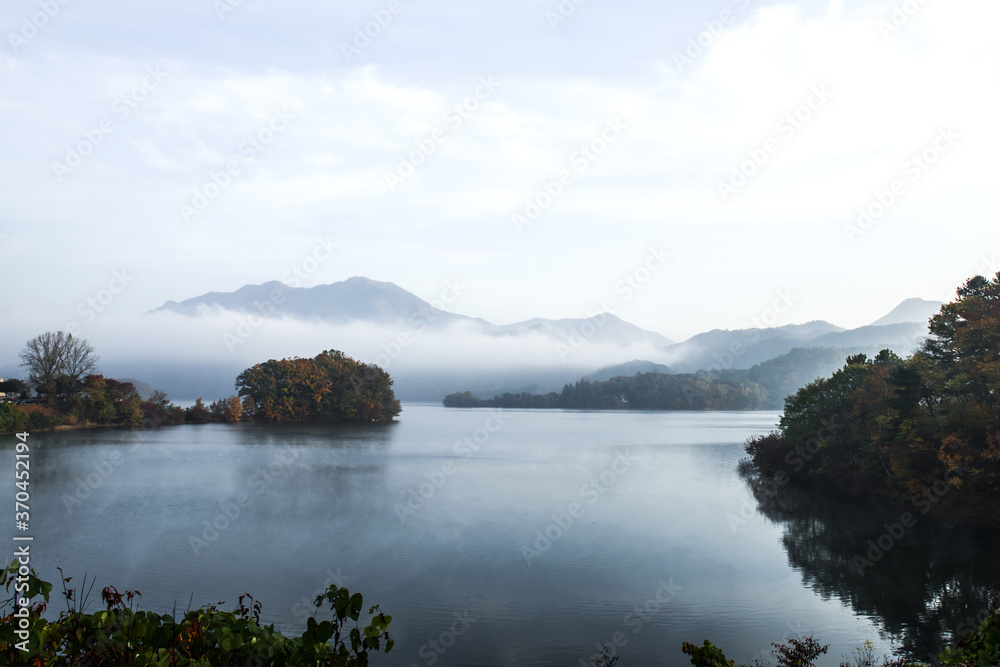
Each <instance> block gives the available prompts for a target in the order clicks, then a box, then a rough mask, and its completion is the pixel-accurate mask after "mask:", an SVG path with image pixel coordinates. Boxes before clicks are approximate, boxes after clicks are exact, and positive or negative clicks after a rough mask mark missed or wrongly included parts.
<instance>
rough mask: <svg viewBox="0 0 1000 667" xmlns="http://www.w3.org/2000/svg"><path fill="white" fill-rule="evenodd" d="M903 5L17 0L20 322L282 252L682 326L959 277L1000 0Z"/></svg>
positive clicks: (467, 290) (524, 315)
mask: <svg viewBox="0 0 1000 667" xmlns="http://www.w3.org/2000/svg"><path fill="white" fill-rule="evenodd" d="M896 2H897V3H898V5H899V8H896V9H895V10H894V4H893V2H858V1H851V0H846V1H844V2H837V1H836V0H834V1H833V2H819V1H816V2H813V1H809V0H803V1H800V2H755V1H753V0H737V1H736V2H733V1H731V0H709V1H708V2H697V3H695V2H686V3H678V2H663V1H656V2H653V1H648V2H647V1H640V0H631V1H624V2H623V1H621V0H616V1H615V2H611V1H610V0H575V1H574V0H564V1H563V2H562V3H561V4H560V2H559V1H558V0H504V1H503V2H489V3H488V2H479V1H470V0H466V1H464V2H458V1H447V2H445V1H434V0H422V1H420V0H399V2H388V1H381V0H380V1H375V2H361V1H348V2H319V1H316V0H292V1H287V2H282V3H278V2H267V1H266V0H242V1H240V0H148V1H145V2H141V3H140V2H129V3H122V2H120V1H116V2H111V1H107V0H105V1H102V0H92V1H88V2H85V1H84V0H35V1H30V0H7V2H5V3H4V5H3V8H2V9H0V28H2V32H3V44H2V45H0V127H2V128H3V130H2V133H0V193H2V197H0V264H2V266H3V267H4V275H5V278H6V280H5V281H4V282H5V286H4V288H3V290H2V294H3V296H2V297H0V298H2V309H3V316H4V321H5V323H6V324H5V325H4V326H5V327H6V328H8V330H7V332H5V333H7V334H8V335H10V337H11V338H12V339H14V340H26V339H27V338H28V337H30V336H32V335H35V334H37V333H40V332H41V331H44V330H54V329H58V328H61V327H62V326H63V324H64V323H65V322H67V321H69V320H71V319H73V318H74V317H79V310H78V309H79V307H80V304H82V303H85V302H86V300H87V299H88V298H95V297H96V296H97V295H100V294H102V290H110V291H113V292H119V293H117V294H116V295H115V297H114V299H113V300H112V301H111V302H110V303H108V304H106V305H105V306H102V308H103V309H104V310H105V311H107V312H110V313H114V315H115V317H116V318H126V317H127V316H128V315H130V314H134V315H136V316H138V315H139V314H141V313H143V312H145V311H147V310H150V309H152V308H155V307H157V306H159V305H161V304H162V303H163V302H164V301H166V300H168V299H175V300H182V299H185V298H189V297H192V296H196V295H199V294H202V293H205V292H208V291H229V290H233V289H236V288H238V287H240V286H241V285H244V284H247V283H261V282H265V281H268V280H272V279H281V278H282V277H287V276H295V275H296V271H297V272H298V274H299V276H298V277H297V278H296V280H297V282H299V283H300V284H302V285H306V286H308V285H316V284H322V283H330V282H336V281H339V280H343V279H346V278H348V277H350V276H355V275H362V276H367V277H369V278H372V279H375V280H383V281H390V282H393V283H396V284H398V285H400V286H401V287H403V288H405V289H407V290H409V291H412V292H414V293H415V294H417V295H418V296H420V297H422V298H425V299H427V300H432V299H434V298H437V297H438V296H439V295H440V294H441V293H442V292H443V291H445V290H446V289H448V288H447V287H446V285H447V284H448V283H447V281H452V283H451V284H452V285H454V284H458V285H460V286H461V289H460V290H459V292H460V296H458V298H456V299H455V300H454V301H453V303H452V305H451V306H450V309H451V310H453V311H455V312H459V313H463V314H467V315H472V316H478V317H483V318H486V319H488V320H491V321H493V322H496V323H501V324H503V323H510V322H514V321H518V320H524V319H528V318H531V317H535V316H544V317H554V318H555V317H583V316H587V315H590V314H593V313H595V312H597V311H599V310H602V309H603V308H604V307H605V305H606V304H608V303H612V304H613V306H614V308H615V312H616V314H618V315H619V316H621V317H623V318H624V319H626V320H628V321H631V322H634V323H635V324H638V325H640V326H643V327H645V328H648V329H651V330H654V331H657V332H660V333H662V334H664V335H666V336H668V337H670V338H672V339H674V340H683V339H685V338H687V337H689V336H691V335H693V334H695V333H698V332H701V331H705V330H709V329H713V328H728V329H735V328H742V327H746V326H749V325H750V324H751V323H752V322H753V321H754V320H755V319H757V318H760V317H761V316H762V315H764V314H765V313H767V311H768V309H769V308H771V307H772V305H773V304H774V303H775V301H776V300H778V299H785V300H786V301H789V302H791V303H792V305H791V307H789V308H783V309H782V310H784V311H785V312H783V313H782V314H781V316H780V318H779V319H778V320H776V321H774V323H775V324H787V323H796V322H805V321H809V320H813V319H825V320H828V321H832V322H834V323H835V324H838V325H840V326H844V327H855V326H859V325H863V324H867V323H869V322H871V321H873V320H875V319H877V318H878V317H880V316H882V315H884V314H885V313H886V312H887V311H888V310H890V309H891V308H892V307H894V306H895V305H896V304H897V303H898V302H899V301H901V300H902V299H904V298H907V297H924V298H928V299H938V300H943V301H944V300H949V299H950V298H951V297H952V296H953V294H954V290H955V288H956V287H957V286H958V285H959V284H960V283H961V282H962V281H963V280H964V279H965V278H967V277H969V276H971V275H974V274H977V273H992V272H995V271H997V270H1000V265H998V264H1000V262H998V259H1000V247H998V246H1000V244H998V235H1000V226H998V225H997V220H998V216H997V213H998V203H997V199H996V196H995V193H996V191H997V186H996V178H997V175H998V171H1000V170H998V168H997V164H996V160H997V156H998V155H1000V151H998V148H1000V146H998V143H1000V141H998V139H1000V137H998V133H1000V130H998V124H997V121H996V110H997V102H998V99H1000V95H998V92H1000V91H998V88H1000V77H998V73H1000V67H998V66H1000V58H998V55H1000V42H998V41H997V40H996V38H995V27H996V25H997V24H998V22H1000V6H998V3H996V2H995V0H947V2H946V1H944V0H927V1H925V2H918V1H917V0H907V2H905V3H904V2H903V1H902V0H896ZM904 5H905V7H904ZM365 33H367V34H365ZM914 158H916V159H914ZM560 181H562V182H560ZM880 199H881V200H882V201H881V202H880V201H879V200H880ZM536 207H537V208H536ZM859 208H863V209H866V210H868V211H869V212H870V214H871V217H870V219H868V220H862V221H861V223H860V224H859V220H858V217H859V213H858V211H859ZM334 245H335V246H336V248H334V249H332V250H331V249H330V248H331V246H334ZM662 255H666V256H668V259H666V260H660V259H657V257H660V256H662ZM626 278H627V279H626ZM627 280H631V281H632V282H633V286H632V287H626V286H627ZM14 353H15V351H14V350H11V351H8V353H7V355H5V356H13V354H14Z"/></svg>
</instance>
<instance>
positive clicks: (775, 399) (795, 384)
mask: <svg viewBox="0 0 1000 667" xmlns="http://www.w3.org/2000/svg"><path fill="white" fill-rule="evenodd" d="M879 349H881V348H879ZM878 351H879V350H877V349H872V348H840V347H797V348H795V349H793V350H791V351H789V352H788V353H787V354H783V355H781V356H780V357H775V358H774V359H768V360H767V361H765V362H763V363H759V364H757V365H755V366H754V367H753V368H751V369H750V370H749V371H748V374H749V375H748V377H749V379H750V380H752V381H754V382H756V383H757V384H759V385H760V386H761V387H763V388H764V390H765V391H766V392H767V403H766V407H769V408H774V409H779V408H781V407H782V406H783V405H784V401H785V397H786V396H790V395H792V394H794V393H795V392H797V391H798V390H799V389H801V388H802V387H804V386H806V385H807V384H809V383H810V382H812V381H813V380H817V379H819V378H822V377H829V376H830V375H831V374H833V372H834V371H837V370H839V369H841V368H843V367H844V363H845V362H846V361H847V357H849V356H851V355H854V354H867V355H868V356H870V357H872V356H875V354H877V353H878Z"/></svg>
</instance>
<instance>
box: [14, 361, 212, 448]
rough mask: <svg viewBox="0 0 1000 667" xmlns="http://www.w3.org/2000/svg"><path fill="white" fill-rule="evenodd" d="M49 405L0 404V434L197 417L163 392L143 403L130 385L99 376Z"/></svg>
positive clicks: (57, 397) (167, 422) (52, 400)
mask: <svg viewBox="0 0 1000 667" xmlns="http://www.w3.org/2000/svg"><path fill="white" fill-rule="evenodd" d="M22 396H23V394H22ZM46 403H47V405H23V406H22V405H16V404H14V403H3V404H0V433H14V432H20V431H42V430H47V429H51V428H54V427H56V426H87V425H95V426H135V427H138V426H143V425H147V426H148V425H150V424H152V425H160V424H182V423H184V422H186V421H197V418H198V414H197V413H196V411H194V410H193V409H192V408H188V409H187V410H185V409H184V408H181V407H178V406H176V405H173V404H172V403H171V402H170V401H169V400H168V399H167V396H166V394H164V393H162V392H154V394H153V395H152V396H151V397H150V398H149V399H148V400H144V399H143V398H142V397H141V396H139V393H138V391H136V388H135V386H134V385H133V384H132V383H131V382H122V381H119V380H114V379H112V378H106V377H104V376H103V375H97V374H91V375H88V376H87V377H86V378H84V379H83V381H82V382H81V383H80V387H79V388H78V389H77V390H76V391H74V392H73V393H72V394H68V395H60V396H51V397H49V400H47V401H46Z"/></svg>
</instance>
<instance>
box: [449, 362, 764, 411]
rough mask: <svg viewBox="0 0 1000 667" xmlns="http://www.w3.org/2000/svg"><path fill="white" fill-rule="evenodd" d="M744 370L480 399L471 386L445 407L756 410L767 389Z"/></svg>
mask: <svg viewBox="0 0 1000 667" xmlns="http://www.w3.org/2000/svg"><path fill="white" fill-rule="evenodd" d="M743 376H745V372H740V371H722V372H719V373H713V374H709V373H689V374H685V375H666V374H664V373H656V372H654V373H639V374H638V375H635V376H633V377H624V376H619V377H615V378H611V379H610V380H606V381H603V382H601V381H593V382H591V381H589V380H580V381H579V382H577V383H575V384H567V385H566V386H565V387H563V390H562V392H558V393H557V392H551V393H548V394H524V393H522V394H512V393H505V394H503V395H497V396H494V397H493V398H491V399H480V398H477V397H476V396H474V395H473V394H472V393H471V392H468V391H467V392H464V393H456V394H449V395H448V396H446V397H445V399H444V405H445V407H449V408H484V407H490V408H562V409H576V410H759V409H760V408H761V407H762V406H763V405H764V400H765V398H766V394H765V392H764V391H763V390H762V389H761V387H760V386H759V385H758V384H757V383H756V382H751V381H749V380H746V379H745V378H744V377H743Z"/></svg>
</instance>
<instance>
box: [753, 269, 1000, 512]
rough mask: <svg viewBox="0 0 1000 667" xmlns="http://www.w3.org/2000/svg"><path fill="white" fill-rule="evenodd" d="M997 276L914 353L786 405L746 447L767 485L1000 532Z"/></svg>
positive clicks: (965, 296)
mask: <svg viewBox="0 0 1000 667" xmlns="http://www.w3.org/2000/svg"><path fill="white" fill-rule="evenodd" d="M998 401H1000V273H998V274H997V275H996V276H995V277H994V278H993V279H992V280H989V279H987V278H984V277H982V276H976V277H974V278H970V279H969V280H967V281H966V282H965V284H964V285H962V286H961V287H960V288H959V289H958V291H957V298H956V299H955V300H954V301H952V302H950V303H948V304H946V305H944V306H943V307H942V308H941V311H940V312H939V313H938V314H937V315H935V316H934V317H933V318H932V319H931V321H930V325H929V331H928V336H927V338H926V340H925V342H924V343H923V345H922V346H921V347H920V348H919V349H918V350H917V351H916V352H915V353H914V354H913V355H912V356H910V357H908V358H905V359H904V358H900V357H899V356H897V355H895V354H893V353H892V352H890V351H888V350H883V351H882V352H881V353H879V354H878V355H876V356H875V357H874V358H868V357H867V356H866V355H863V354H859V355H853V356H850V357H848V358H847V360H846V362H845V364H844V366H843V368H841V369H840V370H838V371H837V372H835V373H833V375H831V376H830V377H827V378H822V379H819V380H816V381H814V382H812V383H810V384H808V385H807V386H805V387H804V388H802V389H801V390H799V391H798V392H797V393H795V394H794V395H793V396H790V397H789V398H787V399H786V401H785V411H784V414H783V416H782V418H781V421H780V422H779V425H778V430H777V431H775V432H773V433H770V434H768V435H764V436H759V437H754V438H751V439H750V440H749V441H747V443H746V447H745V448H746V451H747V454H749V459H748V463H749V464H750V465H752V467H753V468H754V469H755V470H756V472H757V473H758V474H760V475H761V476H763V477H765V478H774V479H781V480H782V481H784V480H790V481H793V482H795V483H799V484H803V485H808V486H814V487H820V488H828V489H832V490H837V491H840V492H844V493H847V494H850V495H878V496H887V497H891V498H893V499H895V500H898V501H903V502H907V504H908V505H909V506H911V507H912V509H913V510H915V511H916V512H917V513H919V514H928V513H932V512H933V513H934V514H936V515H938V516H941V517H943V518H946V519H947V520H948V521H950V522H953V523H956V524H977V525H990V526H996V525H1000V503H997V497H998V492H1000V412H998V410H997V407H998V406H997V403H998Z"/></svg>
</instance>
